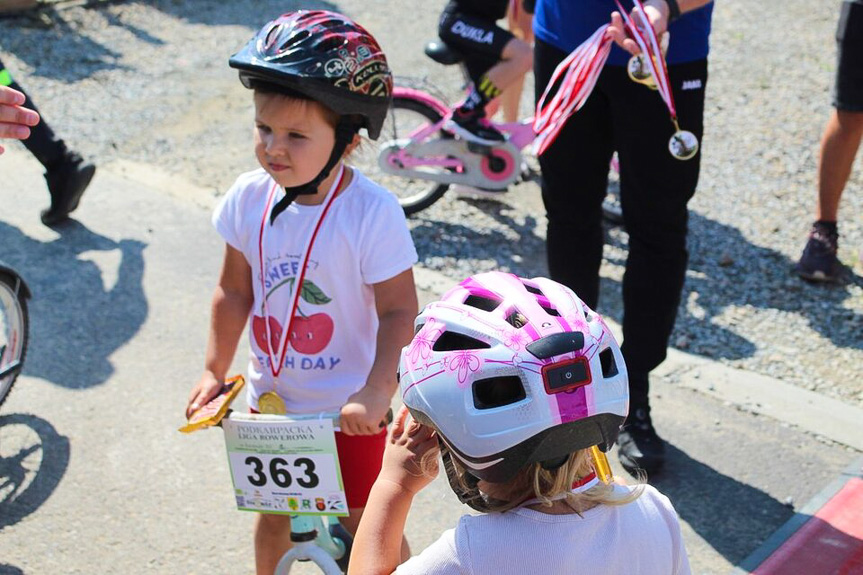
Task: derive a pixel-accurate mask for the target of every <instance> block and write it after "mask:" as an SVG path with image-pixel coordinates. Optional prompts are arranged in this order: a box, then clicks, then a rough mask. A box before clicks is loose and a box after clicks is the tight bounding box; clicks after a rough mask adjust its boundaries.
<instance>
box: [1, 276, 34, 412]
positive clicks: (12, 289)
mask: <svg viewBox="0 0 863 575" xmlns="http://www.w3.org/2000/svg"><path fill="white" fill-rule="evenodd" d="M22 286H23V284H22V283H21V280H20V278H18V277H17V276H16V275H14V274H12V273H9V272H5V271H0V405H2V404H3V402H4V401H5V400H6V396H8V395H9V391H10V390H11V389H12V385H13V384H14V383H15V379H16V378H17V377H18V374H19V373H20V372H21V367H22V366H23V365H24V356H25V355H26V354H27V338H28V333H29V332H28V328H29V325H30V316H29V314H28V312H27V298H26V297H25V294H24V291H23V288H22Z"/></svg>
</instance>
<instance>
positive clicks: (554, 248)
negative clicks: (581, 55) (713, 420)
mask: <svg viewBox="0 0 863 575" xmlns="http://www.w3.org/2000/svg"><path fill="white" fill-rule="evenodd" d="M534 50H535V52H534V54H535V62H534V74H535V77H536V98H537V101H538V100H539V98H540V96H541V95H542V92H543V90H544V86H545V85H546V84H547V83H548V81H549V79H550V77H551V75H552V73H553V72H554V69H555V67H556V66H557V64H558V63H559V62H560V61H561V60H563V59H564V58H565V57H566V54H565V53H564V52H562V51H561V50H559V49H557V48H555V47H554V46H551V45H549V44H547V43H544V42H542V41H540V40H537V41H536V44H535V48H534ZM669 77H670V80H671V85H672V92H673V94H674V99H675V102H676V107H677V113H678V118H679V121H680V126H681V128H683V129H685V130H689V131H691V132H693V133H694V134H695V135H696V136H697V137H698V139H699V141H700V140H701V136H702V133H703V114H704V89H705V86H706V83H707V61H706V60H702V61H698V62H692V63H686V64H679V65H676V66H671V67H670V69H669ZM684 88H685V89H684ZM673 132H674V128H673V125H672V123H671V121H670V120H669V114H668V110H667V108H666V106H665V104H664V103H663V101H662V98H661V97H660V96H659V94H658V92H656V91H653V90H650V89H649V88H647V87H646V86H643V85H640V84H636V83H635V82H633V81H632V80H630V79H629V77H628V76H627V74H626V70H625V68H624V67H622V66H606V67H605V69H604V70H603V72H602V73H601V75H600V77H599V80H598V82H597V84H596V87H595V88H594V90H593V93H592V95H591V96H590V98H589V99H588V101H587V102H586V103H585V105H584V106H583V107H582V109H581V110H579V111H578V112H576V113H575V115H573V116H572V117H571V118H570V119H569V121H568V122H567V125H566V126H565V127H564V128H563V130H561V132H560V133H559V134H558V137H557V139H556V140H555V141H554V143H553V144H552V145H551V146H550V147H549V148H548V149H547V150H546V152H545V153H544V154H543V155H542V156H541V157H540V166H541V168H542V181H543V183H542V199H543V203H544V204H545V209H546V213H547V217H548V232H547V248H548V267H549V272H550V274H551V277H552V279H554V280H556V281H559V282H561V283H563V284H565V285H567V286H569V287H570V288H571V289H573V290H574V291H575V292H576V294H578V296H579V297H581V298H582V299H583V300H584V301H585V303H587V304H588V305H589V306H590V307H592V308H594V309H595V308H596V306H597V303H598V301H597V300H598V298H599V267H600V264H601V262H602V248H603V230H602V201H603V198H604V197H605V194H606V188H607V186H608V170H609V162H610V160H611V157H612V154H613V153H614V151H615V150H616V151H617V153H618V158H619V161H620V201H621V204H622V207H623V217H624V223H625V225H626V230H627V232H628V233H629V256H628V258H627V261H626V271H625V273H624V277H623V309H624V315H623V346H622V349H623V355H624V359H625V360H626V365H627V368H628V370H629V374H630V395H631V402H632V404H633V405H634V406H637V405H646V404H647V394H648V389H647V388H648V383H647V374H648V373H649V372H650V371H651V370H652V369H654V368H655V367H656V366H658V365H659V364H660V363H662V361H663V360H664V359H665V356H666V351H667V349H666V348H667V347H668V339H669V337H670V335H671V330H672V328H673V327H674V321H675V319H676V316H677V307H678V304H679V303H680V293H681V290H682V289H683V282H684V278H685V274H686V265H687V260H688V253H687V251H686V233H687V222H688V212H687V208H686V204H687V202H688V201H689V199H690V198H691V197H692V195H693V194H694V193H695V187H696V185H697V183H698V172H699V162H700V160H701V153H700V152H699V153H698V154H697V155H696V156H695V157H694V158H692V159H691V160H688V161H680V160H677V159H675V158H674V157H672V156H671V154H670V153H669V151H668V139H669V138H670V137H671V135H672V133H673ZM598 311H600V310H598Z"/></svg>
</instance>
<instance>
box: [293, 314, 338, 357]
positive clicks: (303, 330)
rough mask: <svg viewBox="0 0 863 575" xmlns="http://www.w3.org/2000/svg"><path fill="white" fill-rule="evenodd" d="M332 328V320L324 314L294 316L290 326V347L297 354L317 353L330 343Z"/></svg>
mask: <svg viewBox="0 0 863 575" xmlns="http://www.w3.org/2000/svg"><path fill="white" fill-rule="evenodd" d="M333 327H334V326H333V320H332V318H330V316H328V315H327V314H325V313H315V314H312V315H310V316H307V317H303V316H299V315H297V316H294V321H293V323H292V324H291V347H292V348H294V349H295V350H296V351H297V353H302V354H306V355H311V354H314V353H318V352H320V351H321V350H322V349H324V348H325V347H327V344H328V343H330V339H332V337H333Z"/></svg>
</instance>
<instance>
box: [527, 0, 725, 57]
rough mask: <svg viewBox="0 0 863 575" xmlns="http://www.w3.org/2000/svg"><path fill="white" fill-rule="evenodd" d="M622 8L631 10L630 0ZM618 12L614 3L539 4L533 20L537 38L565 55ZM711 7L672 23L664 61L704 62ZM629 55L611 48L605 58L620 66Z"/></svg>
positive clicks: (546, 0) (548, 0)
mask: <svg viewBox="0 0 863 575" xmlns="http://www.w3.org/2000/svg"><path fill="white" fill-rule="evenodd" d="M620 3H621V4H622V5H623V7H624V8H626V9H627V10H631V9H632V6H633V5H634V2H632V0H621V2H620ZM615 10H617V4H615V3H614V0H538V1H537V3H536V13H535V15H534V18H533V30H534V33H535V34H536V37H537V38H539V39H540V40H542V41H543V42H545V43H546V44H551V45H552V46H555V47H557V48H559V49H561V50H563V51H564V52H566V53H567V54H569V53H570V52H572V51H573V50H575V48H577V47H578V46H579V45H580V44H581V43H582V42H584V41H585V40H587V39H588V38H590V36H591V35H592V34H593V33H594V32H596V29H597V28H599V27H600V26H602V25H603V24H608V23H609V22H610V21H611V13H612V12H614V11H615ZM712 16H713V3H712V2H711V3H710V4H707V5H706V6H704V7H702V8H698V9H697V10H692V11H691V12H687V13H686V14H684V15H683V16H681V17H680V18H679V19H678V20H675V21H674V22H672V23H671V25H670V26H669V27H668V31H669V32H670V33H671V38H670V42H669V45H668V53H667V54H666V56H665V61H666V62H668V63H669V64H681V63H683V62H693V61H695V60H703V59H704V58H706V57H707V53H708V52H709V49H710V48H709V44H708V37H709V36H710V20H711V17H712ZM629 58H630V55H629V53H628V52H626V51H625V50H623V49H622V48H620V47H619V46H618V45H617V44H614V45H613V46H612V48H611V54H609V56H608V64H611V65H613V66H623V65H625V64H626V62H627V61H628V60H629Z"/></svg>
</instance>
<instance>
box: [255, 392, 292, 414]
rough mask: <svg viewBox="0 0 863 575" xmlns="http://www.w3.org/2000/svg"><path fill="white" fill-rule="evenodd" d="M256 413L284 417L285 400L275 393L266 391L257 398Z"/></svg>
mask: <svg viewBox="0 0 863 575" xmlns="http://www.w3.org/2000/svg"><path fill="white" fill-rule="evenodd" d="M258 411H260V412H261V413H268V414H272V415H285V413H287V409H285V400H284V399H282V398H281V397H279V394H278V393H276V392H275V391H266V392H264V393H262V394H261V396H260V397H259V398H258Z"/></svg>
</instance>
